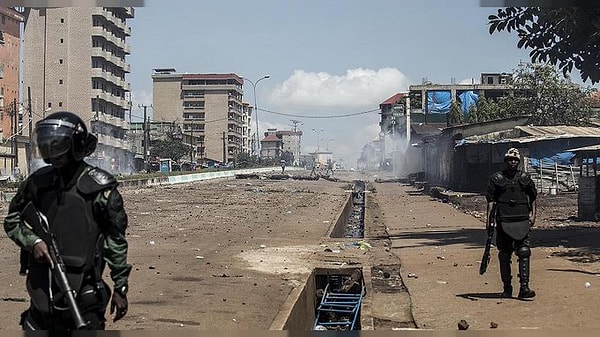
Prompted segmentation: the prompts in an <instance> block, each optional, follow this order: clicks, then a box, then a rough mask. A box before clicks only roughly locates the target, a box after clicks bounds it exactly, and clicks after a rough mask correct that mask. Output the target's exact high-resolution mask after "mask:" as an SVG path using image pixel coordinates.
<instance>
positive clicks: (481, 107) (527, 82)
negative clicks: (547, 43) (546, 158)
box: [477, 63, 592, 125]
mask: <svg viewBox="0 0 600 337" xmlns="http://www.w3.org/2000/svg"><path fill="white" fill-rule="evenodd" d="M511 86H512V90H513V92H514V94H513V95H512V96H506V97H502V98H500V99H499V100H498V101H496V102H490V101H487V100H485V99H484V100H480V102H478V103H477V112H478V117H479V118H480V120H481V121H486V120H493V119H498V118H508V117H514V116H524V115H530V116H532V122H533V123H534V124H535V125H562V124H565V125H582V124H584V123H585V122H586V121H587V120H588V119H589V118H590V117H591V115H592V109H591V104H590V102H591V101H590V94H591V92H592V89H590V88H584V87H581V86H580V85H577V84H574V83H572V82H571V81H570V80H569V79H568V78H567V77H565V76H564V75H562V76H561V74H560V73H559V72H558V71H557V70H556V68H555V67H554V66H551V65H547V64H531V63H527V64H521V65H519V66H518V67H517V68H516V69H515V70H514V82H513V83H512V85H511Z"/></svg>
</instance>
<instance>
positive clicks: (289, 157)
mask: <svg viewBox="0 0 600 337" xmlns="http://www.w3.org/2000/svg"><path fill="white" fill-rule="evenodd" d="M279 158H280V159H279V160H285V162H286V163H287V164H288V165H292V163H293V162H294V154H293V153H292V152H290V151H283V152H282V153H281V156H280V157H279Z"/></svg>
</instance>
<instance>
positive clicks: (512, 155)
mask: <svg viewBox="0 0 600 337" xmlns="http://www.w3.org/2000/svg"><path fill="white" fill-rule="evenodd" d="M509 159H516V160H518V161H521V154H520V153H519V150H518V149H516V148H514V147H511V148H510V149H508V151H506V154H505V155H504V161H508V160H509Z"/></svg>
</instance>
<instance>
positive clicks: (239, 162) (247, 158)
mask: <svg viewBox="0 0 600 337" xmlns="http://www.w3.org/2000/svg"><path fill="white" fill-rule="evenodd" d="M257 163H258V158H257V157H256V156H253V155H251V154H250V153H248V152H238V153H237V154H236V156H235V166H236V168H248V167H254V166H256V164H257Z"/></svg>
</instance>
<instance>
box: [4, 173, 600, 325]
mask: <svg viewBox="0 0 600 337" xmlns="http://www.w3.org/2000/svg"><path fill="white" fill-rule="evenodd" d="M356 177H359V176H357V175H355V176H349V175H348V176H345V177H341V178H342V179H343V180H344V181H340V182H332V181H327V180H324V179H320V180H318V181H306V180H273V181H271V180H250V179H248V180H246V179H243V180H242V179H238V180H236V179H223V180H215V181H207V182H197V183H190V184H179V185H167V186H155V187H125V188H122V189H121V191H122V193H123V195H124V198H125V202H126V209H127V211H128V214H129V219H130V227H129V230H128V232H127V234H128V239H129V242H130V255H129V259H130V262H131V263H132V264H133V265H134V270H133V273H132V276H131V279H130V285H131V290H130V295H129V300H130V310H129V314H128V316H126V317H125V318H124V319H123V320H122V321H119V322H117V323H112V322H110V323H109V325H108V328H109V329H125V330H130V329H144V330H177V329H184V330H189V329H192V330H199V329H206V330H233V329H242V330H244V329H259V330H264V329H269V328H270V326H271V324H272V322H273V320H274V318H275V317H276V316H277V314H278V312H279V310H280V309H281V307H282V305H283V303H284V301H285V300H286V298H287V296H288V295H289V293H290V291H291V290H292V289H294V288H295V287H298V286H299V285H301V284H303V283H304V282H305V280H306V277H307V275H308V274H309V273H310V272H311V271H312V270H313V268H315V267H329V268H335V267H339V266H343V265H356V266H362V267H363V269H364V268H369V269H370V268H371V267H373V266H375V265H376V266H379V267H381V266H390V267H389V268H390V270H396V275H393V274H392V275H391V277H390V279H394V277H396V276H397V279H398V280H399V282H400V284H399V285H400V286H403V285H405V286H406V290H404V291H402V293H395V294H387V295H385V294H378V292H377V291H373V292H368V293H367V297H366V298H365V311H364V316H367V315H368V316H369V318H370V319H371V320H373V321H374V323H373V326H372V328H375V329H392V328H407V327H416V328H420V329H434V330H456V324H457V322H458V321H459V320H460V319H465V320H466V321H468V322H469V323H470V325H471V329H482V330H485V329H490V323H491V322H495V323H496V324H498V329H503V330H512V329H531V328H535V329H539V328H542V329H543V328H552V329H566V328H577V329H584V328H599V327H600V323H599V322H600V319H599V318H600V314H598V313H597V311H595V303H596V298H598V295H600V279H599V278H598V276H597V275H598V273H599V272H600V263H599V262H598V261H599V259H598V256H599V255H598V252H599V245H598V243H597V240H595V238H597V237H598V231H597V228H596V223H577V222H574V221H573V220H572V219H569V217H570V216H571V215H572V214H568V215H567V214H565V215H564V216H560V215H561V214H555V213H552V212H550V211H549V210H550V209H555V208H556V209H558V207H557V205H558V204H559V202H558V201H557V200H558V199H559V198H558V197H555V199H554V200H550V199H544V197H543V196H542V197H541V198H540V209H541V210H542V211H541V212H540V215H539V217H538V228H536V230H535V231H534V238H533V257H534V260H533V263H532V286H533V287H534V289H535V290H536V291H537V292H538V297H536V298H535V300H534V301H531V302H525V301H518V300H514V299H510V300H505V299H499V298H497V296H496V294H497V292H499V291H500V289H501V286H500V280H499V276H498V274H497V273H498V271H497V258H496V256H495V251H493V255H492V262H491V264H490V267H489V269H488V272H487V273H486V274H485V275H483V276H480V275H478V273H477V270H478V267H479V264H478V263H479V260H480V258H481V252H482V245H483V242H484V236H485V233H484V229H483V226H484V224H483V222H482V221H483V219H482V218H481V214H480V213H479V212H481V208H480V207H481V205H480V200H478V199H476V198H475V199H473V198H462V199H458V200H455V201H456V202H457V204H458V202H459V201H461V200H462V202H461V204H462V205H464V207H466V209H465V210H463V209H458V208H457V206H456V205H454V204H451V203H443V202H441V201H440V200H438V199H434V198H432V197H429V196H427V195H423V194H422V193H420V192H419V191H417V190H416V189H414V187H412V186H405V185H403V184H400V183H373V184H370V186H371V187H373V188H374V191H372V192H371V193H368V198H367V210H366V226H367V228H366V229H365V236H366V237H365V241H366V242H368V243H370V246H371V248H370V249H368V250H361V249H357V248H356V247H357V246H356V245H355V243H356V239H333V238H329V237H327V233H328V231H329V230H330V229H331V226H332V225H333V222H334V220H335V218H336V216H337V215H338V212H339V211H340V207H341V206H342V204H343V203H344V201H345V200H346V198H347V197H348V194H349V190H350V189H351V186H352V184H351V181H352V179H351V178H356ZM360 178H361V179H367V180H371V181H372V180H373V177H370V176H360ZM570 198H571V199H568V198H567V199H563V200H562V202H560V204H562V205H567V206H569V205H571V206H569V207H566V206H565V208H564V211H562V212H561V213H568V212H571V213H572V196H571V197H570ZM569 202H571V204H569ZM553 204H554V206H553V207H551V205H553ZM6 208H7V205H6V204H5V203H3V204H2V206H1V211H2V215H3V216H4V215H5V214H6ZM544 212H545V213H546V214H547V215H544ZM0 249H1V251H2V254H1V256H0V267H1V268H0V282H2V284H4V286H3V287H2V289H0V299H1V300H2V305H1V306H0V328H2V329H13V330H14V329H18V328H19V326H18V325H17V321H18V315H19V313H20V312H21V311H22V310H24V309H25V308H26V307H27V303H26V299H27V294H26V292H25V289H24V285H23V278H22V277H20V276H19V275H18V273H17V271H18V266H17V262H18V259H17V248H16V246H15V245H14V244H13V243H12V242H10V241H9V240H8V239H7V238H6V236H5V235H2V236H0ZM395 266H398V267H399V268H397V269H393V268H395ZM514 275H515V277H516V271H515V273H514ZM373 276H374V277H375V276H376V275H375V274H373ZM366 281H367V283H368V285H369V286H372V285H376V283H377V282H378V281H377V282H375V281H373V282H371V280H366ZM515 282H516V281H515ZM585 282H589V283H590V287H585V286H584V284H585ZM515 284H516V283H515ZM399 288H402V287H399ZM384 295H385V296H384ZM407 308H408V309H407ZM411 308H412V310H410V309H411ZM403 311H404V312H403ZM407 311H408V312H407ZM530 317H531V318H530ZM367 328H368V326H367Z"/></svg>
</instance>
